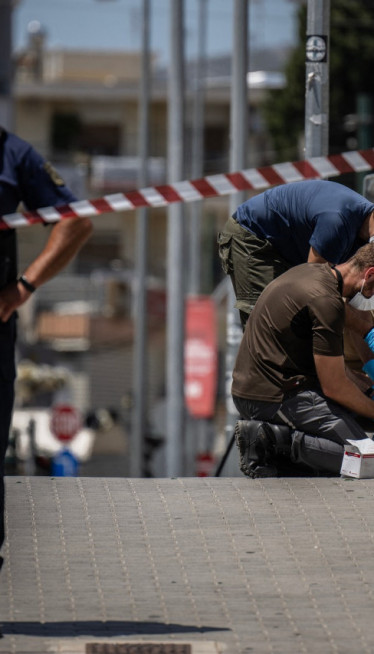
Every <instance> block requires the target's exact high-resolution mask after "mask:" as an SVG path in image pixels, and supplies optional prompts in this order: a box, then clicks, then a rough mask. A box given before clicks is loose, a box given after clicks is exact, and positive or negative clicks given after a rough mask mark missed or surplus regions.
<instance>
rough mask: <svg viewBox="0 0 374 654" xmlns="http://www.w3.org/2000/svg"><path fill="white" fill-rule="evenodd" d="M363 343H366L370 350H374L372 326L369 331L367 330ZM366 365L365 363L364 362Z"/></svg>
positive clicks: (373, 329)
mask: <svg viewBox="0 0 374 654" xmlns="http://www.w3.org/2000/svg"><path fill="white" fill-rule="evenodd" d="M364 341H365V343H367V344H368V346H369V347H370V349H371V351H372V352H374V327H372V328H371V330H370V332H368V333H367V334H366V336H365V338H364ZM365 365H366V364H365Z"/></svg>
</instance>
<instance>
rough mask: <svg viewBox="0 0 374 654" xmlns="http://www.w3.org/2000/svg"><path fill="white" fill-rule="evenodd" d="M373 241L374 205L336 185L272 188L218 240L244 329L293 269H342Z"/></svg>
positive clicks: (236, 216)
mask: <svg viewBox="0 0 374 654" xmlns="http://www.w3.org/2000/svg"><path fill="white" fill-rule="evenodd" d="M370 237H373V238H374V204H373V203H371V202H369V201H368V200H366V199H365V198H364V197H363V196H362V195H360V194H359V193H356V192H355V191H352V190H351V189H349V188H347V187H346V186H343V185H342V184H338V183H336V182H330V181H322V180H312V181H305V182H294V183H291V184H284V185H282V186H277V187H274V188H271V189H269V190H267V191H265V192H264V193H261V194H259V195H256V196H254V197H253V198H251V199H250V200H248V201H247V202H244V203H243V204H242V205H240V206H239V207H238V209H237V210H236V212H235V213H234V215H233V216H232V217H231V218H229V220H228V222H227V223H226V225H225V227H224V229H223V231H222V232H221V233H220V234H219V236H218V244H219V255H220V258H221V262H222V266H223V269H224V271H225V272H226V273H227V274H229V275H230V277H231V280H232V283H233V287H234V291H235V295H236V307H237V308H238V309H239V311H240V316H241V321H242V325H243V328H244V325H245V323H246V321H247V318H248V315H249V314H250V312H251V309H252V308H253V306H254V304H255V303H256V301H257V299H258V297H259V295H260V294H261V292H262V291H263V290H264V288H265V287H266V286H267V285H268V284H269V282H271V281H272V280H273V279H275V277H278V276H279V275H280V274H281V273H283V272H285V271H286V270H288V269H289V268H291V267H292V266H297V265H298V264H301V263H305V262H311V263H313V262H314V263H323V262H325V261H328V262H329V263H331V264H338V263H342V262H344V261H347V259H349V257H350V256H351V255H352V254H354V252H356V250H357V249H358V248H359V247H360V246H361V245H364V243H365V242H367V241H369V239H370Z"/></svg>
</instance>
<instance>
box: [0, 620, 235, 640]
mask: <svg viewBox="0 0 374 654" xmlns="http://www.w3.org/2000/svg"><path fill="white" fill-rule="evenodd" d="M1 631H2V634H3V636H7V635H13V636H15V635H18V636H41V637H45V638H53V637H56V638H68V637H72V638H73V637H74V636H104V637H107V636H129V635H154V634H176V633H178V634H182V633H200V634H203V633H206V632H209V631H230V629H226V628H224V627H200V628H199V627H194V626H193V625H182V624H173V623H170V624H165V623H163V622H121V621H120V620H110V621H108V622H100V621H98V620H87V621H78V622H45V623H41V622H2V623H1Z"/></svg>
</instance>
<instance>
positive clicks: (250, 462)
mask: <svg viewBox="0 0 374 654" xmlns="http://www.w3.org/2000/svg"><path fill="white" fill-rule="evenodd" d="M265 427H266V423H263V422H260V421H258V420H238V421H237V423H236V425H235V441H236V444H237V446H238V449H239V455H240V463H239V467H240V470H241V471H242V472H243V473H244V474H245V475H246V476H247V477H252V478H254V477H276V476H277V469H276V467H275V466H274V464H273V461H274V458H275V455H276V450H275V448H274V439H273V438H272V437H271V435H270V434H269V433H268V430H267V429H265Z"/></svg>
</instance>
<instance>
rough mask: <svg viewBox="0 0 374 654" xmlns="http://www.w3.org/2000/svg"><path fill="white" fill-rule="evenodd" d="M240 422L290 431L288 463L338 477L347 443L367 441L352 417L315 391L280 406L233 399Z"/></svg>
mask: <svg viewBox="0 0 374 654" xmlns="http://www.w3.org/2000/svg"><path fill="white" fill-rule="evenodd" d="M233 400H234V404H235V406H236V408H237V409H238V411H239V413H240V415H241V417H242V418H244V419H246V420H263V421H265V422H272V423H276V424H283V425H288V426H289V427H290V428H291V438H292V447H291V459H292V460H293V461H294V462H295V463H304V464H306V465H308V466H310V467H311V468H313V469H315V470H321V471H322V470H324V471H328V472H333V473H334V474H338V473H339V472H340V468H341V464H342V458H343V453H344V444H345V443H346V441H347V439H348V438H349V439H354V440H361V439H362V438H367V436H366V433H365V431H364V430H363V429H362V428H361V427H360V425H358V423H357V422H356V420H355V419H354V417H353V416H352V414H351V413H350V412H349V411H348V410H347V409H345V408H344V407H342V406H341V405H340V404H336V403H335V402H332V401H331V400H329V399H328V398H326V397H324V395H322V393H319V392H318V391H312V390H307V391H301V392H300V393H297V394H296V395H293V396H292V397H289V398H287V399H284V400H283V402H281V403H280V404H279V403H274V402H261V401H255V400H246V399H244V398H240V397H236V396H234V397H233Z"/></svg>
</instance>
